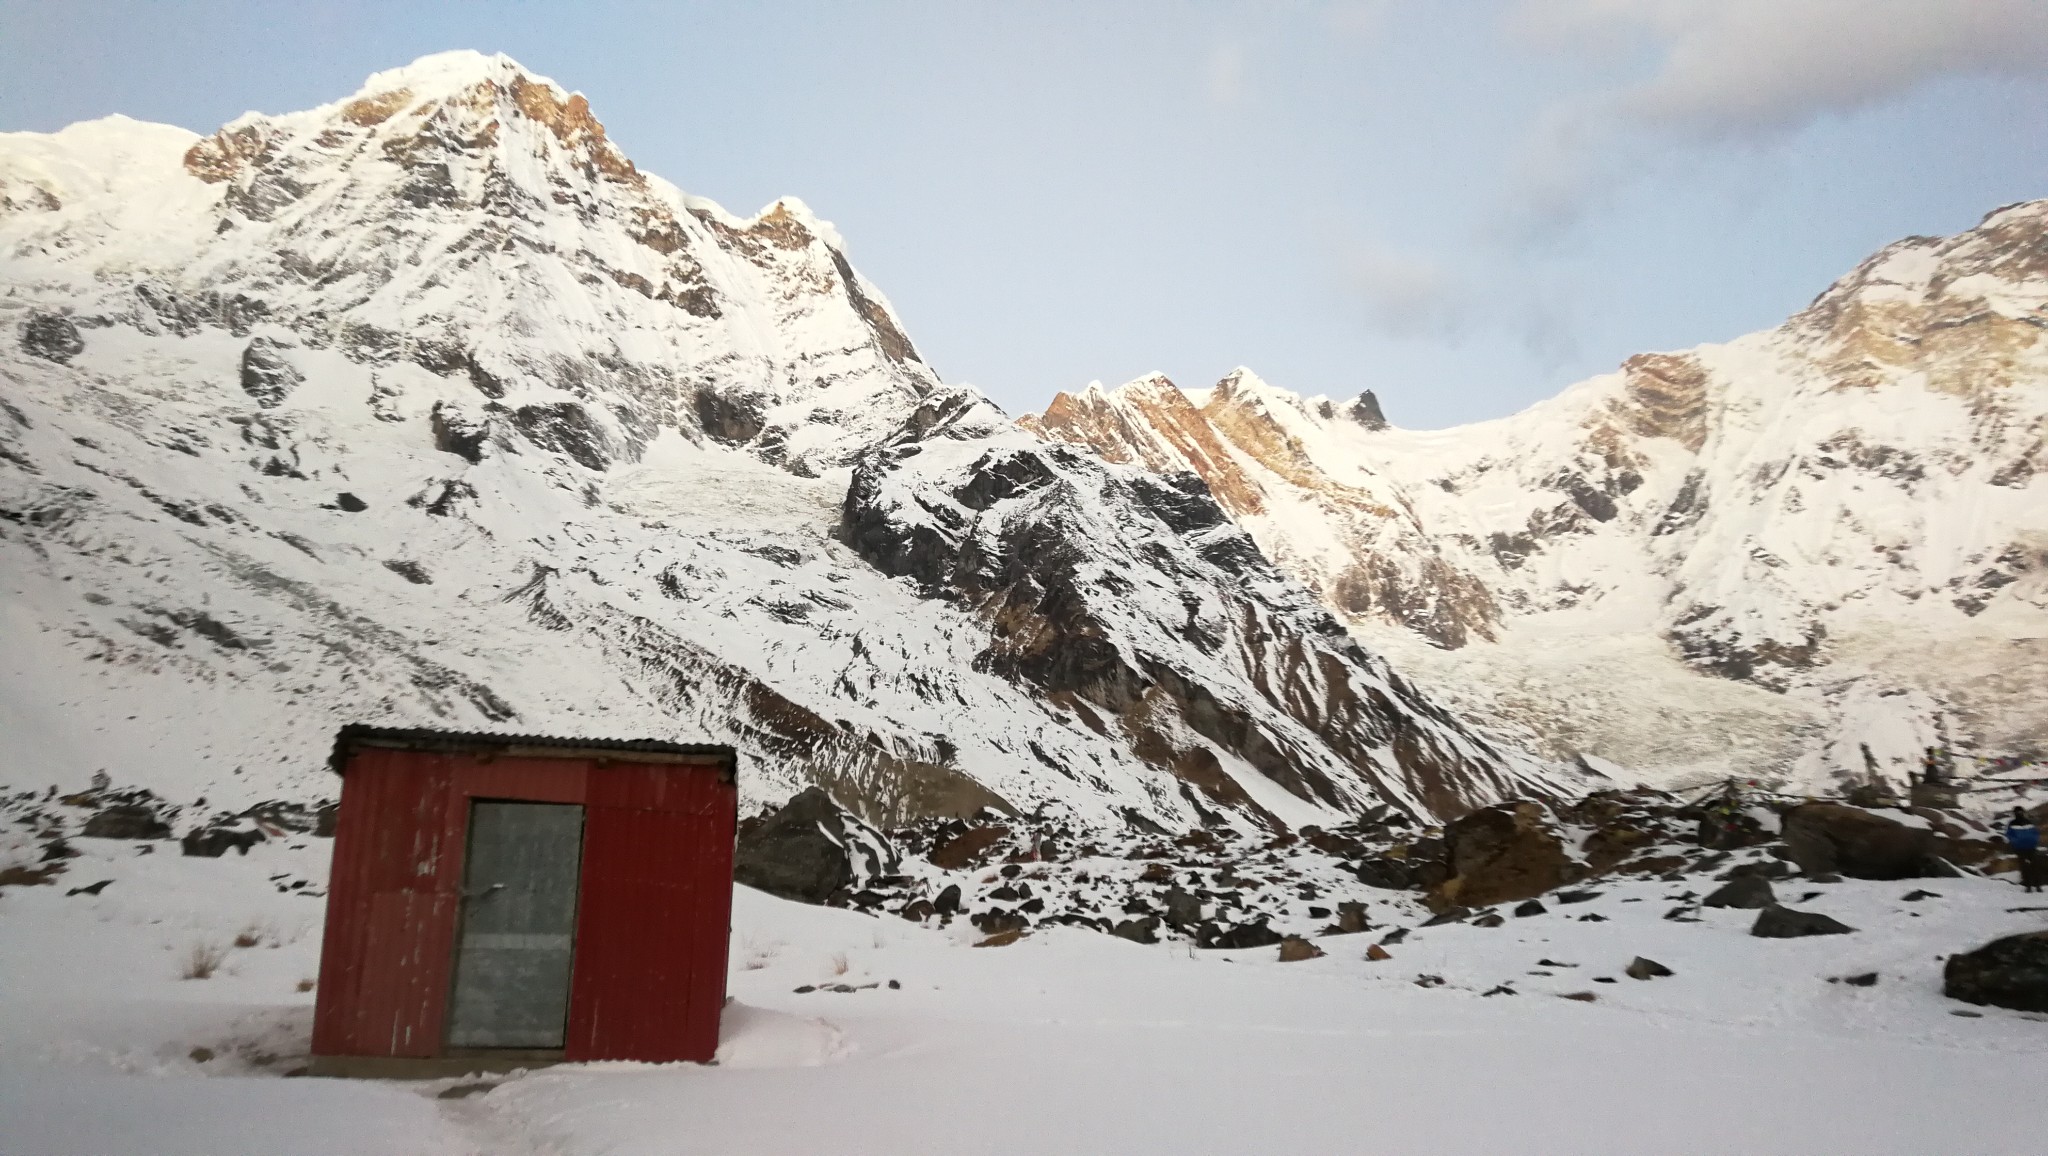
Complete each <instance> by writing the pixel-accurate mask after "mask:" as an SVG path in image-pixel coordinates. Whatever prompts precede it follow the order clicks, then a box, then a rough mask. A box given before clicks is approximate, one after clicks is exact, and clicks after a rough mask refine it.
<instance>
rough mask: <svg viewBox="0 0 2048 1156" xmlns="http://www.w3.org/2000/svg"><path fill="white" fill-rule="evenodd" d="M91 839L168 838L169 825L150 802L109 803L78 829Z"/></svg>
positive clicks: (169, 834) (169, 835)
mask: <svg viewBox="0 0 2048 1156" xmlns="http://www.w3.org/2000/svg"><path fill="white" fill-rule="evenodd" d="M79 834H81V835H84V836H85V837H86V838H88V839H168V838H170V837H171V828H170V825H169V824H167V823H165V822H164V821H163V820H162V819H161V818H159V817H158V816H157V812H156V808H155V807H152V806H150V805H149V804H147V803H122V804H118V805H116V806H112V807H108V808H106V809H104V810H102V811H100V812H99V813H98V814H96V815H94V816H93V817H92V818H90V819H87V820H86V821H85V826H84V827H83V828H82V829H81V830H80V831H79Z"/></svg>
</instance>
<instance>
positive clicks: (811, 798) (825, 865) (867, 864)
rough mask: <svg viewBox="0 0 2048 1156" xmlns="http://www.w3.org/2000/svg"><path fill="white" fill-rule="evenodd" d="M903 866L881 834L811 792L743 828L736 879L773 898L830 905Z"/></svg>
mask: <svg viewBox="0 0 2048 1156" xmlns="http://www.w3.org/2000/svg"><path fill="white" fill-rule="evenodd" d="M897 863H898V860H897V856H896V853H895V850H894V849H893V848H891V847H890V846H889V843H888V841H887V840H886V839H884V838H882V836H881V833H880V832H878V831H876V830H875V829H874V828H872V827H870V826H868V825H867V824H866V823H863V822H861V821H860V820H859V819H857V818H855V817H854V816H853V815H851V814H849V813H848V812H847V811H846V810H844V809H843V808H841V807H840V806H839V804H838V803H835V802H833V801H832V796H830V795H828V794H826V793H825V792H824V791H823V790H821V789H819V788H817V787H811V788H809V789H808V790H804V791H801V792H798V793H797V794H796V795H795V796H794V797H792V798H791V799H790V800H789V802H788V803H786V804H784V805H783V808H782V809H781V810H779V811H777V812H775V813H774V814H772V815H770V816H768V817H767V818H765V819H760V820H757V821H755V822H753V823H749V824H746V825H744V826H743V827H742V828H741V830H740V835H739V846H738V848H737V849H736V851H735V852H734V855H733V872H732V874H733V880H734V881H735V882H738V883H743V884H745V885H747V886H748V887H753V888H757V889H759V890H762V891H766V892H768V893H769V894H770V895H779V896H781V897H782V898H784V899H794V900H796V901H798V902H800V903H825V902H828V901H830V900H831V899H832V898H833V897H834V896H836V895H839V894H841V893H843V892H847V891H850V890H852V888H853V886H854V885H855V884H856V883H857V882H859V881H860V880H862V879H866V878H873V877H874V876H877V875H888V874H893V873H894V872H895V870H896V867H897Z"/></svg>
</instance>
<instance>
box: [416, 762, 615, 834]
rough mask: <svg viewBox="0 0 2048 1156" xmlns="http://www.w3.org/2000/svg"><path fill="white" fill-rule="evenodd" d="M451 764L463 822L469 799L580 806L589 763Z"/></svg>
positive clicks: (588, 773) (465, 817)
mask: <svg viewBox="0 0 2048 1156" xmlns="http://www.w3.org/2000/svg"><path fill="white" fill-rule="evenodd" d="M415 757H417V756H415ZM453 761H454V763H455V766H456V770H455V784H454V786H455V793H456V795H457V796H458V797H460V798H461V799H462V801H463V812H464V819H465V821H467V815H468V801H469V800H470V799H518V800H521V801H523V802H528V803H581V802H582V801H583V794H584V790H585V779H586V778H587V777H588V776H589V775H590V773H591V770H590V760H589V759H527V758H495V757H490V756H484V757H476V756H466V757H465V756H455V757H454V760H453Z"/></svg>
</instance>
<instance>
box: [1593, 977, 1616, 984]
mask: <svg viewBox="0 0 2048 1156" xmlns="http://www.w3.org/2000/svg"><path fill="white" fill-rule="evenodd" d="M1593 982H1594V983H1620V982H1621V981H1620V980H1618V979H1616V978H1614V977H1613V976H1611V975H1596V976H1594V977H1593Z"/></svg>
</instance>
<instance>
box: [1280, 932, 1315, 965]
mask: <svg viewBox="0 0 2048 1156" xmlns="http://www.w3.org/2000/svg"><path fill="white" fill-rule="evenodd" d="M1322 956H1323V949H1322V948H1320V947H1317V946H1316V945H1315V944H1313V943H1310V942H1309V941H1308V940H1306V939H1303V938H1302V937H1301V936H1299V935H1289V936H1286V937H1284V938H1282V939H1281V940H1280V962H1281V963H1299V962H1301V961H1302V960H1304V959H1321V958H1322Z"/></svg>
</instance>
